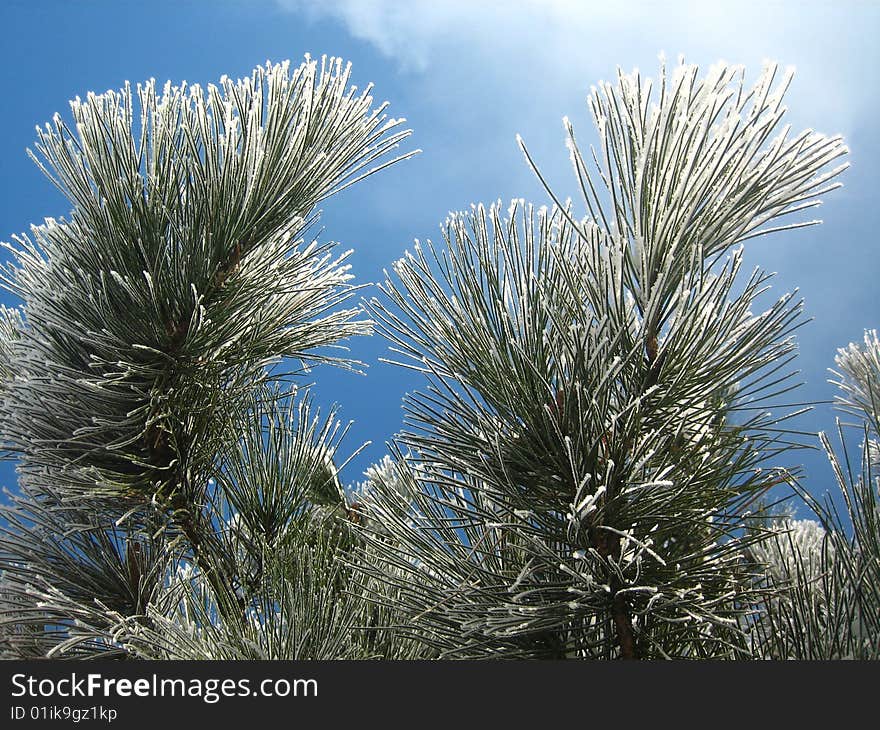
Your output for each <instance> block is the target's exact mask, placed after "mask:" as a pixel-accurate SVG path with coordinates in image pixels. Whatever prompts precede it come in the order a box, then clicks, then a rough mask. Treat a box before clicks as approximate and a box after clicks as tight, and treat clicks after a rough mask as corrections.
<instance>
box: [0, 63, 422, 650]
mask: <svg viewBox="0 0 880 730" xmlns="http://www.w3.org/2000/svg"><path fill="white" fill-rule="evenodd" d="M349 77H350V68H349V67H348V66H345V65H343V64H342V62H341V61H340V60H338V59H326V58H324V59H322V60H321V62H320V64H319V63H318V62H316V61H314V60H312V59H309V58H308V57H307V58H306V61H305V62H304V63H303V64H302V65H301V66H299V68H297V69H295V70H291V69H290V68H289V65H288V64H287V63H283V64H280V65H271V64H267V65H266V66H265V67H262V68H257V69H256V70H255V71H254V72H253V75H252V76H251V77H250V78H245V79H243V80H239V81H233V80H231V79H228V78H225V77H224V78H222V79H221V80H220V83H219V84H218V85H213V84H212V85H209V86H208V87H207V88H202V87H200V86H198V85H193V86H187V85H186V84H182V85H179V86H173V85H171V84H170V83H169V84H167V85H165V87H164V89H158V88H157V86H156V84H155V82H154V81H149V82H147V83H146V84H143V85H139V86H138V87H137V89H136V90H133V89H132V88H131V87H130V86H129V85H126V86H125V88H123V89H121V90H120V91H118V92H114V91H110V92H107V93H105V94H100V95H98V94H89V95H88V97H87V98H86V99H85V100H81V99H79V98H77V99H76V100H74V101H73V102H71V112H72V117H73V120H72V123H68V122H66V121H64V119H63V118H62V117H61V116H60V115H56V117H55V118H54V120H53V122H52V124H50V125H47V126H46V127H45V128H44V129H38V134H39V140H38V144H37V146H36V151H35V152H34V153H32V156H33V157H34V159H35V160H36V162H37V164H38V165H39V166H40V168H41V169H42V170H43V171H44V172H45V173H46V175H47V176H48V177H49V178H50V180H52V182H53V183H54V184H55V185H56V186H57V187H58V188H59V189H60V190H61V191H62V192H63V193H64V194H65V196H66V197H67V198H68V200H69V201H70V203H71V205H72V209H71V212H70V216H69V218H67V219H63V220H54V219H47V220H46V222H45V223H44V224H42V225H39V226H34V227H33V228H32V233H31V236H30V237H28V236H21V237H17V238H16V239H15V245H7V249H8V251H9V252H10V253H11V255H12V257H13V258H12V262H11V263H9V264H7V265H6V266H5V268H4V270H3V274H2V282H3V285H4V286H5V287H6V288H7V290H8V291H10V292H12V293H13V294H16V295H18V297H20V299H21V301H22V305H21V307H20V308H18V309H4V310H3V313H2V314H3V318H2V323H3V324H2V329H3V347H2V360H3V362H2V375H3V383H2V394H3V398H2V406H0V433H2V442H3V445H4V446H5V448H6V449H7V450H8V451H9V452H10V453H11V454H12V455H14V456H15V457H16V458H17V459H18V473H19V493H18V494H17V495H15V496H13V497H12V498H11V504H10V505H7V506H5V507H4V510H3V516H4V518H5V525H4V526H3V537H2V543H0V568H2V571H3V576H2V584H0V592H2V622H3V625H4V628H5V630H4V637H3V650H4V654H5V655H7V656H13V657H34V656H46V655H48V656H75V657H87V656H93V655H101V656H157V657H162V656H179V657H189V658H196V657H209V656H213V657H216V658H230V657H258V658H259V657H264V658H276V657H282V658H310V657H319V658H335V657H341V656H365V655H371V654H373V653H375V652H376V651H377V650H376V649H374V648H371V645H372V644H375V643H376V641H377V639H376V637H377V636H379V634H378V633H377V632H374V633H373V634H371V635H370V636H369V637H366V638H365V635H363V634H358V633H357V632H355V631H354V629H353V627H354V626H355V624H357V623H364V621H363V620H362V619H363V616H361V615H360V612H361V606H362V605H363V604H362V602H361V603H356V602H355V601H354V599H346V596H345V595H344V594H343V593H342V591H341V584H343V583H344V580H345V575H344V572H345V569H344V568H343V567H342V564H341V563H338V562H337V561H336V552H337V548H338V547H339V545H340V544H341V541H342V538H343V537H344V535H343V533H342V532H341V531H340V529H339V527H338V526H337V524H336V523H337V522H339V519H338V516H339V514H340V513H343V512H345V501H344V500H345V497H344V494H343V492H342V488H341V484H340V483H339V479H338V476H337V471H338V469H337V466H336V461H337V457H336V450H337V447H338V445H339V442H340V440H341V438H342V436H343V435H344V430H345V429H343V428H341V427H340V425H339V423H338V421H337V418H336V414H335V413H330V414H328V415H324V416H322V415H320V414H319V413H318V412H317V410H316V409H314V408H313V407H312V406H311V405H310V400H309V397H308V394H307V393H306V392H303V391H301V389H298V388H297V387H296V386H295V385H294V386H291V387H287V386H285V385H284V383H285V382H287V381H289V380H290V379H291V377H292V376H295V375H296V374H297V372H298V371H299V370H300V369H301V368H302V367H305V366H310V365H314V364H320V363H330V364H335V365H341V366H344V367H355V363H352V362H351V361H349V360H348V359H347V358H346V357H345V356H344V353H341V352H340V351H339V350H338V348H339V347H340V343H342V342H343V341H344V340H346V339H348V338H350V337H352V336H354V335H361V334H365V333H367V332H368V331H369V323H368V322H367V321H366V320H365V319H364V318H363V317H362V316H361V312H360V309H359V308H358V307H353V306H351V305H350V304H349V300H350V298H351V296H352V294H353V293H354V292H355V291H356V287H354V286H353V285H352V284H351V281H350V279H351V276H350V274H349V272H348V266H347V265H346V263H345V260H346V258H347V255H348V254H345V253H343V254H341V255H340V254H337V253H335V252H334V247H333V245H332V244H328V243H322V242H319V241H317V240H313V238H312V235H311V233H310V231H311V230H312V228H313V226H314V223H315V221H316V219H317V216H318V213H317V211H316V206H317V205H318V204H319V203H320V202H321V201H322V200H324V199H326V198H327V197H329V196H331V195H333V194H334V193H336V192H338V191H340V190H342V189H343V188H345V187H346V186H348V185H351V184H353V183H355V182H357V181H359V180H361V179H363V178H364V177H366V176H368V175H370V174H371V173H373V172H375V171H377V170H379V169H381V168H383V167H385V166H387V165H390V164H392V163H393V162H396V161H397V160H400V159H402V158H403V157H407V156H409V154H412V153H408V154H404V155H402V156H398V157H393V156H392V155H391V154H390V153H392V152H393V150H394V149H395V148H396V147H398V145H399V144H400V142H401V141H402V140H404V139H405V138H406V137H407V135H408V134H409V132H408V131H407V130H402V129H401V128H400V124H401V122H402V121H403V120H395V119H389V118H387V115H386V113H385V105H384V104H382V105H379V106H376V107H374V102H373V97H372V95H371V88H370V87H367V88H366V89H364V90H363V91H358V90H357V89H356V88H355V87H349ZM334 348H336V349H334ZM394 651H395V649H387V650H385V649H383V652H384V653H389V654H392V655H393V653H394Z"/></svg>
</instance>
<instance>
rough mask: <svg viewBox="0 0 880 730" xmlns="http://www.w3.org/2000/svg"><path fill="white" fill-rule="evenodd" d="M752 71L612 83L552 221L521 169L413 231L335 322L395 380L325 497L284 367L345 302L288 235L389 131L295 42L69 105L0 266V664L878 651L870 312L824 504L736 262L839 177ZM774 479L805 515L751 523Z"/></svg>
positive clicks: (783, 363) (329, 451)
mask: <svg viewBox="0 0 880 730" xmlns="http://www.w3.org/2000/svg"><path fill="white" fill-rule="evenodd" d="M776 73H777V72H776V69H775V67H768V68H767V69H765V70H764V72H763V73H762V74H761V76H760V78H759V79H758V81H757V83H756V84H755V86H754V87H752V88H747V87H746V86H745V85H744V81H743V76H744V74H743V71H742V69H739V68H734V67H728V66H723V65H722V66H718V67H715V68H713V69H711V70H710V71H709V73H708V74H707V75H706V76H705V77H702V78H700V77H699V76H698V71H697V69H696V67H693V66H686V65H684V64H681V65H679V66H678V67H677V68H676V69H674V70H673V72H672V73H671V74H669V75H667V71H666V68H665V65H664V66H661V70H660V79H659V82H658V83H657V84H656V85H655V84H653V83H652V82H650V81H647V80H644V79H642V78H641V77H640V76H639V75H638V74H633V75H630V76H628V75H624V74H622V73H621V74H620V75H619V76H618V79H617V81H616V83H614V84H602V85H600V86H599V88H597V89H594V91H593V93H592V94H591V96H590V98H589V107H590V110H591V111H592V114H593V117H594V119H595V122H596V126H597V129H598V133H599V144H598V149H597V150H593V151H592V154H590V155H585V154H584V153H583V152H582V150H581V147H580V146H579V144H578V143H577V141H576V139H575V135H574V131H573V128H572V126H571V125H570V124H569V122H568V120H565V130H566V135H567V145H568V149H569V152H570V156H571V161H572V165H573V169H574V172H575V176H576V179H577V182H578V188H579V193H580V198H581V204H582V206H583V214H578V213H576V212H575V211H576V206H575V204H574V203H572V202H563V201H562V199H561V198H560V196H558V195H556V193H555V192H554V191H553V190H551V189H549V188H547V193H548V195H549V196H550V198H551V200H552V202H553V205H552V206H551V207H536V206H535V205H533V204H530V203H526V202H525V201H513V202H512V203H511V204H510V206H509V207H507V208H506V209H504V208H503V207H502V205H501V203H496V204H494V205H492V206H490V207H488V208H486V207H484V206H482V205H477V206H474V207H473V208H472V210H471V211H469V212H466V213H458V214H454V215H452V216H451V217H450V218H449V220H448V221H447V222H446V225H445V227H444V229H443V241H442V244H439V245H435V244H434V243H431V242H430V241H428V242H426V243H424V244H421V243H418V242H417V243H416V246H415V248H414V249H413V251H412V252H408V253H407V254H406V255H405V256H404V258H402V259H401V260H400V261H398V262H397V263H396V264H395V265H394V268H393V274H392V275H390V276H388V278H387V280H386V281H385V282H384V283H383V284H382V285H380V288H379V293H380V296H379V297H377V298H374V299H372V300H371V301H370V302H369V303H368V306H369V309H370V315H371V316H372V317H373V319H374V320H375V324H376V325H377V327H378V329H379V331H380V332H381V334H382V335H384V336H385V337H386V338H387V339H388V340H389V342H390V343H391V346H392V348H393V351H394V353H395V358H396V360H397V361H399V362H398V364H399V365H401V366H403V367H407V368H412V369H415V370H416V371H418V372H419V373H421V374H422V375H423V377H424V386H423V387H422V388H421V389H420V390H418V391H417V392H414V393H411V394H409V395H408V396H407V397H406V400H405V403H404V410H405V421H404V426H403V429H402V431H401V432H400V434H398V436H397V437H396V438H395V440H394V442H393V443H392V444H390V451H391V454H390V455H389V456H388V457H386V458H385V459H384V460H383V461H382V462H381V463H379V464H377V465H376V466H374V467H373V468H371V469H369V470H368V471H367V474H366V477H367V479H366V481H365V482H364V483H362V484H360V485H359V486H357V487H356V488H354V489H352V488H346V486H345V485H344V484H343V482H342V481H341V478H340V470H341V468H342V467H343V466H344V465H345V463H346V460H345V458H344V457H341V456H340V454H341V449H342V443H343V441H344V438H345V435H346V431H347V428H346V427H345V426H343V425H342V424H341V423H340V421H339V418H338V413H337V411H336V410H335V409H331V411H330V412H329V413H327V414H323V415H322V414H321V413H319V412H318V411H317V410H316V409H315V408H314V407H313V406H312V403H311V399H310V397H309V394H308V392H307V390H306V389H303V388H298V387H296V386H295V385H291V383H295V377H294V376H296V375H297V374H298V372H299V368H306V367H310V366H312V365H314V364H335V365H339V366H343V367H357V363H354V362H352V361H350V360H349V359H347V358H346V357H345V356H344V354H340V350H341V348H342V346H343V345H342V343H343V342H344V341H345V340H346V339H347V338H349V337H352V336H354V335H360V334H366V333H368V332H370V330H371V327H372V325H373V324H374V322H371V321H370V320H367V319H365V318H364V317H363V316H362V315H363V312H362V310H361V309H360V308H358V307H356V306H353V305H351V303H350V298H351V296H352V294H353V293H354V292H355V291H356V287H354V286H353V285H352V284H351V276H350V274H349V271H348V267H347V265H346V263H345V260H346V256H347V254H341V255H340V254H337V253H335V251H334V248H333V246H332V245H330V244H325V243H321V242H318V241H317V240H312V237H311V236H310V235H309V231H310V230H311V227H312V225H313V224H314V222H315V221H316V219H317V217H318V213H317V212H316V206H317V205H318V204H319V203H320V202H321V201H322V200H324V199H325V198H327V197H328V196H330V195H332V194H334V193H335V192H337V191H339V190H341V189H342V188H344V187H346V186H347V185H350V184H353V183H354V182H357V181H359V180H361V179H362V178H363V177H366V176H367V175H369V174H371V173H372V172H374V171H376V170H378V169H381V168H383V167H385V166H387V165H389V164H392V163H393V162H396V161H397V160H399V159H402V158H404V157H407V156H409V154H404V155H402V156H398V157H392V156H391V155H390V154H389V153H391V152H392V150H393V149H394V148H396V147H397V146H398V145H399V143H400V142H401V141H402V140H403V139H404V138H405V137H406V136H407V135H408V131H403V130H399V124H400V121H402V120H393V119H392V120H389V119H387V118H386V116H385V113H384V109H385V107H384V105H381V106H379V107H378V108H374V107H373V99H372V97H371V95H370V88H369V87H368V88H367V89H366V90H365V91H363V92H360V93H358V92H357V91H356V90H355V89H354V88H353V87H352V88H349V86H348V84H349V70H348V68H347V67H343V66H342V64H341V63H340V62H339V61H337V60H330V61H327V60H326V59H322V61H321V63H320V65H319V64H317V63H316V62H314V61H312V60H311V59H308V58H307V59H306V62H305V63H303V64H302V65H301V66H300V67H299V68H297V69H295V70H293V71H291V70H290V69H289V67H288V66H287V64H281V65H278V66H272V65H267V66H266V67H264V68H258V69H256V70H255V71H254V73H253V75H252V76H251V77H250V78H248V79H244V80H240V81H231V80H229V79H226V78H223V79H221V81H220V83H219V84H218V85H217V86H214V85H210V86H208V87H207V88H205V89H202V88H201V87H199V86H191V87H187V86H186V85H185V84H184V85H181V86H172V85H170V84H168V85H166V86H165V87H164V89H163V90H162V91H161V92H160V91H158V90H157V88H156V85H155V83H154V82H152V81H151V82H149V83H147V84H145V85H143V86H138V87H137V89H136V90H135V91H133V90H132V89H131V87H130V86H128V85H127V86H126V87H125V88H124V89H122V90H121V91H119V92H107V93H106V94H102V95H94V94H90V95H89V96H88V97H87V98H86V100H85V101H82V100H80V99H77V100H75V101H74V102H72V104H71V112H72V122H71V123H68V122H65V121H63V119H62V118H61V117H60V116H56V117H55V119H54V121H53V123H52V124H50V125H47V126H46V127H45V128H44V129H42V130H40V131H39V140H38V144H37V146H36V152H35V153H33V156H34V159H35V160H36V161H37V163H38V164H39V165H40V166H41V168H42V169H43V170H44V171H45V172H46V174H47V175H48V176H49V178H50V179H51V180H52V181H53V182H54V183H55V184H56V185H57V186H58V187H59V188H60V189H61V190H62V191H63V192H64V194H65V195H66V196H67V197H68V199H69V200H70V202H71V205H72V210H71V212H70V215H69V217H68V218H67V219H63V220H54V219H47V220H46V221H45V223H44V224H42V225H39V226H34V227H33V228H32V232H31V235H30V236H19V237H16V238H15V239H14V241H15V243H14V244H6V248H7V249H8V251H9V252H10V253H11V254H12V261H11V262H10V263H8V264H6V265H5V266H4V267H3V270H2V272H0V282H2V284H3V285H4V286H5V287H6V289H7V290H9V291H10V292H12V293H14V294H16V295H18V296H19V297H20V298H21V300H22V305H21V307H19V308H17V309H8V308H5V307H4V308H3V309H2V310H0V396H2V397H0V444H2V448H4V449H5V450H6V451H7V452H9V453H10V454H11V455H12V456H13V457H15V458H16V459H17V460H18V464H19V467H18V468H19V475H20V484H19V491H18V493H17V494H15V495H11V496H10V501H9V504H8V505H5V506H3V507H2V508H0V510H2V518H3V523H2V525H0V571H2V575H0V652H2V655H3V656H6V657H18V658H30V657H54V658H62V657H63V658H91V657H113V658H126V659H138V658H141V659H173V658H177V659H208V658H210V659H419V658H432V659H433V658H444V659H445V658H513V659H527V658H553V659H559V658H583V659H593V658H596V659H598V658H607V659H611V658H624V659H633V658H640V659H654V658H726V659H739V658H844V657H847V658H876V657H877V652H878V646H880V644H878V642H877V636H880V593H878V588H877V587H878V586H880V574H878V570H880V530H878V525H880V514H878V509H880V506H878V491H877V489H878V483H877V469H878V458H877V455H878V454H880V446H878V444H880V433H878V424H880V416H878V404H880V366H878V363H880V345H878V340H877V336H876V333H873V334H869V335H866V339H865V345H864V347H860V346H856V345H851V346H849V347H848V348H846V349H844V350H841V351H840V353H839V356H838V359H837V368H838V372H837V373H836V375H835V377H836V378H837V380H836V382H837V383H838V385H839V386H840V388H841V394H842V395H841V396H840V399H839V403H838V405H839V406H840V408H841V409H842V410H843V411H844V412H845V413H846V414H848V415H850V416H855V417H856V418H857V419H858V421H859V422H858V424H856V425H857V429H858V433H859V434H860V436H861V437H862V443H861V445H860V447H859V448H860V451H861V459H860V464H859V465H858V466H855V465H853V464H851V463H850V457H849V454H850V453H852V449H851V447H850V446H848V444H847V439H846V438H845V437H844V436H845V434H847V433H848V432H849V431H851V430H852V428H851V427H850V426H849V425H846V424H841V426H840V429H841V442H842V450H841V451H840V453H839V454H838V452H836V451H835V450H834V449H832V448H831V446H830V443H829V442H828V440H827V439H826V438H825V437H824V435H823V436H822V443H823V445H824V446H825V448H826V450H827V452H828V455H829V458H830V459H831V461H832V465H833V466H834V468H835V473H836V475H837V481H838V483H839V487H840V490H841V493H842V495H843V500H844V503H845V505H846V514H845V515H844V516H841V515H840V514H838V512H837V511H835V509H834V502H833V501H828V502H822V501H821V500H819V499H817V498H815V497H813V496H811V495H809V494H806V493H804V492H803V490H801V489H800V487H799V486H798V483H797V475H796V467H795V465H794V464H793V463H791V459H792V457H793V450H794V449H796V448H798V447H800V446H803V445H804V444H803V442H802V439H801V437H800V436H799V435H798V434H796V433H794V432H792V431H790V430H789V428H788V426H787V422H788V419H790V418H791V417H792V416H793V415H795V414H796V413H797V411H796V410H794V409H795V408H796V407H794V406H790V405H786V403H787V402H788V401H789V400H790V398H789V397H788V394H789V393H790V391H791V390H792V389H793V388H794V387H796V385H797V383H796V382H795V381H794V379H793V378H794V372H793V371H792V369H791V367H792V365H791V364H792V359H793V357H794V352H795V340H794V332H795V330H796V328H797V327H798V326H799V325H800V324H801V323H802V317H801V307H800V303H799V302H798V301H796V300H795V299H794V297H792V296H791V295H788V294H786V295H784V296H782V297H781V298H778V299H775V300H774V299H773V298H770V297H768V295H767V290H768V289H769V284H770V280H771V277H770V275H768V274H766V273H765V272H763V271H761V270H760V269H758V270H755V271H753V272H747V271H744V270H743V263H742V262H743V253H742V245H741V244H742V243H743V242H744V241H747V240H749V239H752V238H755V237H758V236H761V235H764V234H766V233H770V232H775V231H780V230H785V229H791V228H797V227H801V226H805V225H811V224H812V223H815V222H816V221H809V220H799V219H798V218H795V219H794V222H783V221H782V218H783V217H786V221H789V220H792V219H790V218H788V217H787V216H790V215H792V214H798V213H799V212H801V211H803V210H804V209H807V208H810V207H812V206H814V205H817V204H818V203H819V199H818V198H819V196H820V195H822V194H824V193H826V192H828V191H830V190H831V189H833V188H835V187H836V186H837V185H838V183H836V182H834V178H835V177H836V176H837V175H838V174H839V173H840V172H841V170H842V169H843V168H844V167H845V165H840V166H837V167H834V166H833V165H834V163H835V161H836V160H837V159H838V158H839V157H841V156H842V155H844V154H845V153H846V148H845V147H844V146H843V143H842V141H841V140H840V138H838V137H825V136H823V135H820V134H816V133H814V132H810V131H807V132H803V133H801V134H797V135H794V136H792V135H791V134H790V130H789V129H788V128H787V127H786V128H784V129H783V130H782V131H781V132H777V131H776V130H777V128H778V126H779V124H780V122H781V120H782V117H783V115H784V111H785V110H784V107H783V106H782V97H783V95H784V93H785V91H786V89H787V87H788V84H789V81H790V76H786V77H785V78H784V79H782V80H781V81H780V82H779V83H778V84H776V86H775V87H774V80H775V78H776ZM520 144H521V147H522V150H523V152H524V153H525V155H526V159H527V161H528V163H529V164H530V165H531V167H532V169H533V170H534V171H535V173H536V174H537V175H538V177H539V178H540V179H541V180H542V181H543V177H541V173H540V171H539V170H538V168H537V166H536V165H535V163H534V161H533V160H532V158H531V156H530V155H529V153H528V151H527V150H526V148H525V145H524V144H522V142H520ZM410 154H412V153H410ZM590 159H591V160H592V162H590ZM545 187H547V186H546V185H545ZM782 483H787V484H791V485H792V486H793V487H794V489H795V490H796V491H798V490H799V493H800V496H801V498H802V499H803V500H805V501H806V502H807V503H808V504H809V505H810V507H812V508H813V510H814V512H815V513H816V516H817V518H818V522H812V521H797V520H793V519H791V518H790V517H785V516H782V517H779V516H774V515H773V514H772V512H771V511H770V510H769V509H766V508H764V507H762V506H761V505H762V504H764V501H765V498H766V496H767V493H768V490H770V489H771V488H772V487H774V486H777V485H779V484H782Z"/></svg>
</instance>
